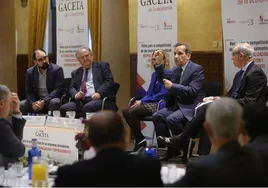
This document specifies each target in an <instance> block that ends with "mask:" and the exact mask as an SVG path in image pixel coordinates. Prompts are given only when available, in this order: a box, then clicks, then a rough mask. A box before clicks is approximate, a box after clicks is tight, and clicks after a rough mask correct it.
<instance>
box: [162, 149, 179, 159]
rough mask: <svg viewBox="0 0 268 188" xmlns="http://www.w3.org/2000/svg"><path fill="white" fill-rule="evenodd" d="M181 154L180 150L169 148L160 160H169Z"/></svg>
mask: <svg viewBox="0 0 268 188" xmlns="http://www.w3.org/2000/svg"><path fill="white" fill-rule="evenodd" d="M178 155H180V151H177V150H174V149H171V148H168V150H167V152H166V153H165V155H164V156H163V157H160V158H159V160H160V161H168V160H169V159H171V158H173V157H176V156H178Z"/></svg>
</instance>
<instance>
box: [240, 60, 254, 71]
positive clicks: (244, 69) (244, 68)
mask: <svg viewBox="0 0 268 188" xmlns="http://www.w3.org/2000/svg"><path fill="white" fill-rule="evenodd" d="M252 62H253V61H250V62H248V63H247V64H246V65H245V66H244V67H243V68H242V69H241V70H242V71H243V72H246V70H247V68H248V66H249V65H250V64H251V63H252Z"/></svg>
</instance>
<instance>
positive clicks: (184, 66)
mask: <svg viewBox="0 0 268 188" xmlns="http://www.w3.org/2000/svg"><path fill="white" fill-rule="evenodd" d="M188 63H189V60H188V61H187V63H186V64H185V65H183V66H182V67H181V68H182V71H184V70H185V68H186V67H187V65H188Z"/></svg>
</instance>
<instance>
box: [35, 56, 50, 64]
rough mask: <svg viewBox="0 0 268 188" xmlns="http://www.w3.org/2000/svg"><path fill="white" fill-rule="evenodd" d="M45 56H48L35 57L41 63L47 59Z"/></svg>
mask: <svg viewBox="0 0 268 188" xmlns="http://www.w3.org/2000/svg"><path fill="white" fill-rule="evenodd" d="M47 58H48V56H44V57H41V58H39V59H37V61H38V62H39V63H41V62H43V61H45V60H47Z"/></svg>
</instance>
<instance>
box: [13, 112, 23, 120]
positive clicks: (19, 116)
mask: <svg viewBox="0 0 268 188" xmlns="http://www.w3.org/2000/svg"><path fill="white" fill-rule="evenodd" d="M12 116H13V117H14V118H18V119H22V114H21V113H19V114H12Z"/></svg>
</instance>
